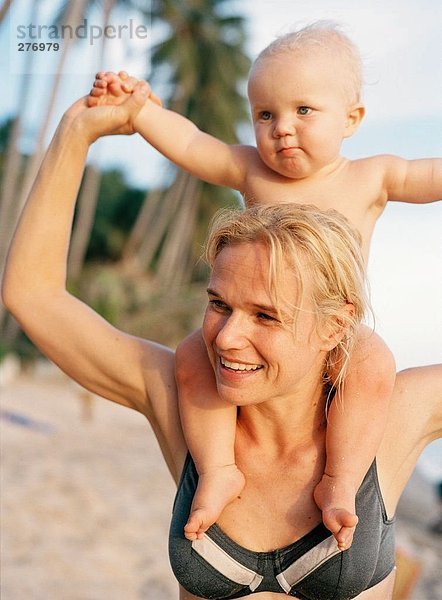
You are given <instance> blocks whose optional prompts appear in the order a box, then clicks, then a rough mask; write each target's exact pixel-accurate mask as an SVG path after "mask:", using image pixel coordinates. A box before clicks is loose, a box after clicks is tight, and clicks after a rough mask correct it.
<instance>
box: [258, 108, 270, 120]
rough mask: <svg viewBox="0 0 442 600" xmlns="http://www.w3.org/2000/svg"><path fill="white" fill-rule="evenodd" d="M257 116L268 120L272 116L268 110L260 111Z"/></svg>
mask: <svg viewBox="0 0 442 600" xmlns="http://www.w3.org/2000/svg"><path fill="white" fill-rule="evenodd" d="M259 118H260V119H261V120H262V121H270V119H271V118H272V113H271V112H270V111H268V110H263V111H262V113H261V114H260V115H259Z"/></svg>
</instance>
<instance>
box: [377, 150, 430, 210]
mask: <svg viewBox="0 0 442 600" xmlns="http://www.w3.org/2000/svg"><path fill="white" fill-rule="evenodd" d="M382 158H383V160H384V167H385V177H384V181H385V187H386V193H387V198H388V200H392V201H399V202H412V203H415V204H424V203H427V202H435V201H436V200H441V199H442V159H441V158H422V159H418V160H405V159H403V158H399V157H397V156H384V157H382Z"/></svg>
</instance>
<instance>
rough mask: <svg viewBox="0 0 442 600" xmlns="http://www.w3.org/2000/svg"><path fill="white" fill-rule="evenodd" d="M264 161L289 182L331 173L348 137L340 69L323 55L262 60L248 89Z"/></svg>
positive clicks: (297, 54) (282, 55)
mask: <svg viewBox="0 0 442 600" xmlns="http://www.w3.org/2000/svg"><path fill="white" fill-rule="evenodd" d="M248 93H249V100H250V105H251V111H252V119H253V124H254V128H255V136H256V144H257V149H258V152H259V154H260V156H261V159H262V161H263V162H264V163H265V164H266V165H267V166H268V167H270V168H271V169H272V170H273V171H276V172H277V173H279V174H281V175H283V176H285V177H289V178H291V179H303V178H305V177H309V176H312V175H314V174H316V173H317V172H319V171H321V170H323V169H327V168H333V166H334V164H335V162H336V161H338V160H339V152H340V147H341V143H342V140H343V138H344V137H347V135H350V134H348V130H347V126H348V122H347V121H348V119H347V117H348V112H349V109H350V106H349V102H348V99H347V98H346V93H345V86H344V74H343V73H342V69H341V68H339V66H337V65H336V64H335V62H334V61H333V60H332V59H331V58H330V57H328V56H327V55H326V54H325V53H324V52H314V51H313V52H312V50H309V52H308V53H307V52H306V51H305V50H304V51H296V52H283V53H280V54H277V55H275V56H271V57H266V58H263V59H261V60H260V61H259V62H258V63H257V64H255V66H254V67H253V69H252V72H251V76H250V79H249V85H248Z"/></svg>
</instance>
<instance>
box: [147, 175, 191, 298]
mask: <svg viewBox="0 0 442 600" xmlns="http://www.w3.org/2000/svg"><path fill="white" fill-rule="evenodd" d="M199 184H200V182H199V181H198V180H197V179H195V178H194V177H192V176H191V175H189V174H188V173H186V174H185V186H184V190H183V193H182V195H181V199H180V203H179V206H178V210H177V211H175V214H174V217H173V221H172V223H171V224H170V227H169V229H168V231H167V237H166V239H165V241H164V244H163V247H162V250H161V256H160V258H159V260H158V270H157V275H158V277H159V278H160V280H161V282H162V284H163V285H165V286H166V287H177V286H179V285H181V284H182V283H184V280H185V272H186V270H187V265H188V261H189V255H190V244H191V240H192V234H193V230H194V226H195V219H196V214H197V208H198V201H199V194H198V193H197V189H198V186H199Z"/></svg>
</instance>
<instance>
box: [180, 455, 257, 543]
mask: <svg viewBox="0 0 442 600" xmlns="http://www.w3.org/2000/svg"><path fill="white" fill-rule="evenodd" d="M244 484H245V478H244V475H243V474H242V473H241V471H240V470H239V469H238V467H237V466H236V465H235V464H233V465H225V466H221V467H216V468H214V469H211V470H210V471H208V472H206V473H201V474H200V476H199V481H198V487H197V490H196V492H195V497H194V499H193V502H192V509H191V511H190V515H189V519H188V521H187V523H186V525H185V527H184V535H185V536H186V538H187V539H188V540H191V541H193V540H196V539H201V538H202V537H203V533H204V532H205V531H207V529H209V527H210V526H211V525H213V524H214V523H215V521H216V520H217V518H218V517H219V515H220V514H221V513H222V511H223V509H224V508H225V507H226V506H227V504H229V503H230V502H232V500H234V499H235V498H237V497H238V495H239V494H240V493H241V490H242V489H243V487H244Z"/></svg>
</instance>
